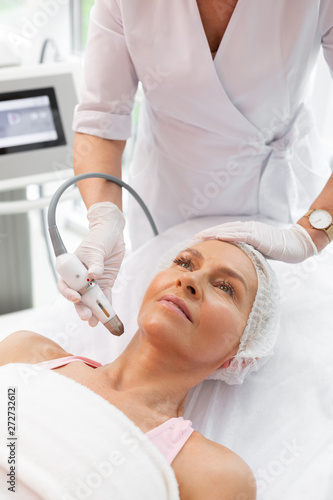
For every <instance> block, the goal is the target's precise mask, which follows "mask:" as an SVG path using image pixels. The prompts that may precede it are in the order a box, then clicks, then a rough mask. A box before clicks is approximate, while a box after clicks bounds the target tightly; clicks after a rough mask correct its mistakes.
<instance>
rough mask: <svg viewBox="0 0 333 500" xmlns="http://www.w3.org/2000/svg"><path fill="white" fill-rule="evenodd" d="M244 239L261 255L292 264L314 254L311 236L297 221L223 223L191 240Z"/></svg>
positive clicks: (314, 248)
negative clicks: (281, 223) (287, 224)
mask: <svg viewBox="0 0 333 500" xmlns="http://www.w3.org/2000/svg"><path fill="white" fill-rule="evenodd" d="M199 238H202V239H219V240H223V241H244V242H245V243H249V244H250V245H252V246H253V247H255V248H257V250H259V252H261V253H262V254H263V255H264V256H265V257H268V258H270V259H273V260H282V261H284V262H289V263H296V262H302V261H303V260H305V259H307V258H308V257H311V256H312V255H317V254H318V250H317V247H316V245H315V244H314V243H313V241H312V238H311V236H310V235H309V233H308V232H307V231H306V229H304V227H302V226H300V225H299V224H294V225H293V226H291V227H290V228H281V227H276V226H271V225H270V224H265V223H263V222H255V221H248V222H240V221H235V222H227V223H225V224H220V225H219V226H213V227H210V228H208V229H205V230H204V231H201V232H200V233H197V234H196V235H195V236H194V239H199Z"/></svg>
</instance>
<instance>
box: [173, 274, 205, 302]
mask: <svg viewBox="0 0 333 500" xmlns="http://www.w3.org/2000/svg"><path fill="white" fill-rule="evenodd" d="M177 286H180V287H182V288H183V289H184V291H185V292H186V293H187V294H189V295H192V296H194V297H195V298H196V299H199V298H201V296H202V290H201V285H200V283H199V280H198V278H197V277H196V276H194V273H186V274H185V273H184V274H183V275H181V276H179V278H178V279H177Z"/></svg>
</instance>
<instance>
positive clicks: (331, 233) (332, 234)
mask: <svg viewBox="0 0 333 500" xmlns="http://www.w3.org/2000/svg"><path fill="white" fill-rule="evenodd" d="M315 210H320V209H319V208H312V209H311V210H309V211H308V212H306V214H304V217H308V218H309V215H311V214H312V212H314V211H315ZM323 210H324V209H323ZM326 212H327V210H326ZM309 222H310V219H309ZM310 225H311V227H313V226H312V224H311V222H310ZM313 229H317V230H318V231H325V233H326V234H327V236H328V239H329V240H330V243H331V241H333V223H332V224H331V225H330V226H329V227H328V228H327V229H318V228H316V227H313Z"/></svg>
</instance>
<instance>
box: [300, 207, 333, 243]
mask: <svg viewBox="0 0 333 500" xmlns="http://www.w3.org/2000/svg"><path fill="white" fill-rule="evenodd" d="M304 217H307V218H308V219H309V222H310V225H311V227H313V228H314V229H321V230H322V231H325V233H326V234H327V236H328V239H329V240H330V242H331V241H332V240H333V217H332V215H331V214H330V213H329V212H327V210H322V209H317V208H316V209H312V210H309V211H308V212H307V213H306V214H305V216H304Z"/></svg>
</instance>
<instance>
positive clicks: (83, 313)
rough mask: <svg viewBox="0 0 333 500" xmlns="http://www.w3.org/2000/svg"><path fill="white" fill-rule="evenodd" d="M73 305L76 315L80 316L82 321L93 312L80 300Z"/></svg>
mask: <svg viewBox="0 0 333 500" xmlns="http://www.w3.org/2000/svg"><path fill="white" fill-rule="evenodd" d="M74 305H75V309H76V312H77V313H78V315H79V316H80V318H81V319H82V321H89V320H90V318H91V317H92V315H93V313H92V312H91V310H90V309H89V307H87V306H85V305H84V304H82V302H80V303H79V304H74Z"/></svg>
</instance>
